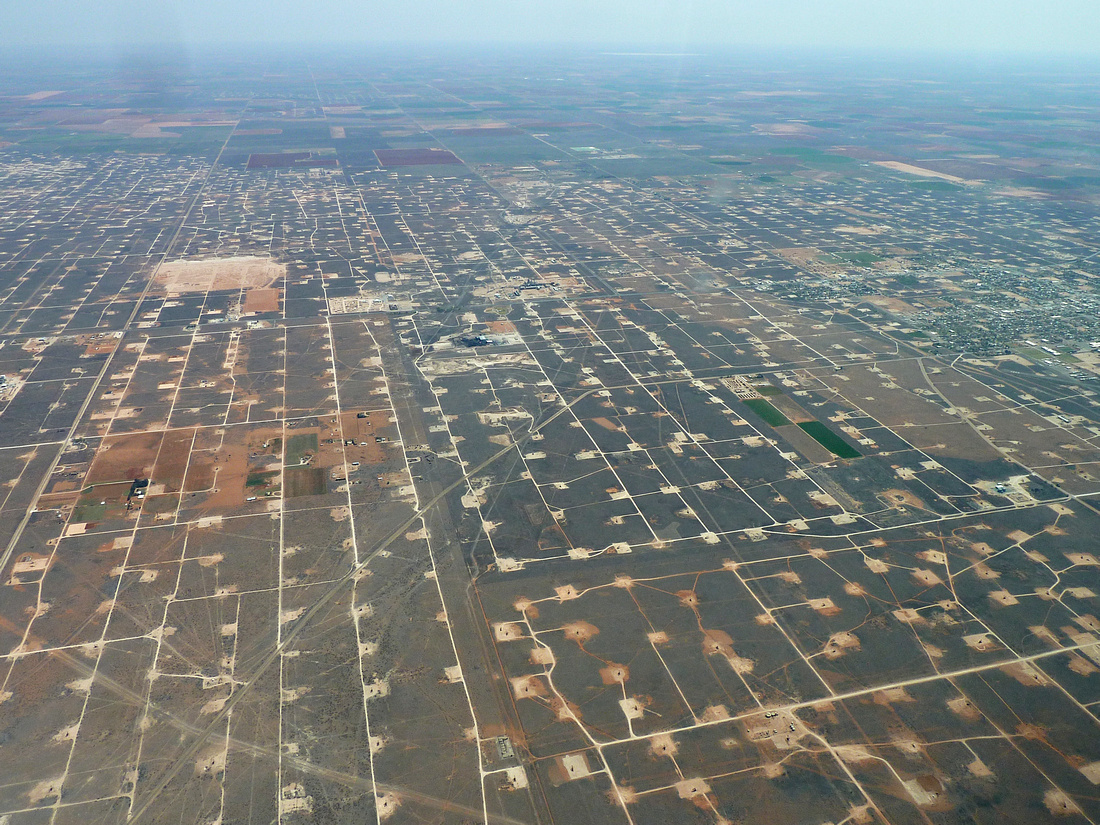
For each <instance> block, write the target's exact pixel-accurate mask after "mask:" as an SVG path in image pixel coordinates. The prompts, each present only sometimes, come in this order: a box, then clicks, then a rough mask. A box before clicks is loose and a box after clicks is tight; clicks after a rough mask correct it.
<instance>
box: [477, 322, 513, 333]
mask: <svg viewBox="0 0 1100 825" xmlns="http://www.w3.org/2000/svg"><path fill="white" fill-rule="evenodd" d="M485 326H487V327H488V328H489V331H490V332H496V333H498V334H501V335H503V334H505V333H509V332H515V331H516V325H515V324H513V323H512V322H511V321H489V322H488V323H487V324H486V325H485Z"/></svg>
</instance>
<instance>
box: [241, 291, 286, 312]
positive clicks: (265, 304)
mask: <svg viewBox="0 0 1100 825" xmlns="http://www.w3.org/2000/svg"><path fill="white" fill-rule="evenodd" d="M281 297H282V290H281V289H277V288H271V289H250V290H248V291H247V292H246V293H245V294H244V306H243V307H241V309H242V311H244V312H278V311H279V299H280V298H281Z"/></svg>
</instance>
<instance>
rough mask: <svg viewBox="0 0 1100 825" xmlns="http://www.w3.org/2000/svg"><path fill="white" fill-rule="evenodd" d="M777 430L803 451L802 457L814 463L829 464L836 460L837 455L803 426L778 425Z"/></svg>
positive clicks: (797, 448)
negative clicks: (819, 442) (818, 441)
mask: <svg viewBox="0 0 1100 825" xmlns="http://www.w3.org/2000/svg"><path fill="white" fill-rule="evenodd" d="M775 430H776V432H778V433H779V434H780V435H781V436H783V438H784V440H786V441H787V442H788V443H789V444H790V445H791V446H792V447H794V448H795V450H797V451H798V452H799V453H801V454H802V457H803V458H805V459H806V460H807V461H811V462H813V463H814V464H828V463H829V462H831V461H835V460H836V456H835V455H833V454H832V453H831V452H829V451H828V450H826V449H825V448H824V447H822V446H821V445H820V444H818V443H817V441H815V440H814V439H813V437H811V436H810V435H808V434H807V433H806V432H805V431H804V430H803V429H802V428H801V427H796V426H793V425H789V424H788V425H784V426H782V427H776V428H775Z"/></svg>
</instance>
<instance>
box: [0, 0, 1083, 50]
mask: <svg viewBox="0 0 1100 825" xmlns="http://www.w3.org/2000/svg"><path fill="white" fill-rule="evenodd" d="M43 18H44V14H43V6H42V4H40V3H32V2H30V0H9V2H7V3H5V4H3V6H2V7H0V45H2V46H5V47H8V48H22V49H26V48H30V49H38V48H43V49H45V48H49V47H75V48H81V49H91V50H94V51H106V52H111V51H119V50H125V49H133V48H135V47H141V46H174V47H177V48H182V49H204V48H208V47H218V46H234V45H240V46H262V45H280V46H282V45H288V44H291V45H296V46H301V47H307V48H308V47H317V46H323V45H342V46H354V45H372V46H379V45H386V44H423V45H425V46H431V45H437V46H454V45H463V44H468V45H475V44H484V45H494V44H495V45H501V46H507V45H515V46H520V45H524V44H528V45H545V46H561V45H572V46H576V47H582V48H609V49H614V48H619V47H629V46H632V47H637V48H638V49H639V50H643V51H669V52H691V51H696V50H703V51H713V50H721V49H725V48H749V49H764V50H781V49H796V50H811V51H852V50H855V51H877V52H880V53H881V52H892V51H896V52H899V53H951V54H957V55H960V56H971V55H983V54H1002V55H1011V54H1033V55H1040V54H1041V55H1047V56H1051V57H1057V56H1067V57H1074V58H1079V57H1082V56H1092V57H1096V56H1100V9H1098V7H1097V6H1096V4H1095V3H1093V2H1089V1H1088V0H1067V2H1063V3H1061V4H1058V5H1046V4H1040V3H1035V2H1030V1H1029V0H1007V2H994V0H971V2H948V0H928V1H927V2H923V3H921V4H919V5H917V4H914V3H912V2H904V1H903V0H884V2H871V0H837V2H833V3H830V4H828V5H825V4H820V3H812V2H808V0H774V1H773V2H769V3H766V4H765V3H755V4H747V3H721V2H718V1H717V0H687V2H673V0H651V2H647V3H644V4H641V5H638V4H633V3H630V2H627V0H602V1H601V2H587V1H585V2H582V0H559V2H558V3H556V4H555V5H554V6H552V7H548V6H547V5H546V4H537V3H534V2H531V1H530V0H512V1H511V2H509V1H508V0H478V2H474V3H467V4H463V5H461V6H459V5H457V4H453V3H448V2H445V1H444V0H419V2H413V3H404V4H400V5H399V4H385V5H378V4H373V5H361V4H356V3H350V2H347V0H317V2H314V3H312V4H311V5H309V6H308V7H304V6H302V5H301V4H299V3H290V2H288V0H264V2H260V0H239V2H235V3H229V4H227V3H224V2H214V0H190V2H180V0H171V2H166V3H162V4H157V5H155V6H154V5H153V4H147V3H142V2H137V1H136V0H108V1H107V2H103V3H92V2H88V0H60V2H58V3H55V4H53V5H52V6H51V7H50V14H49V19H48V21H45V22H47V23H48V25H43V23H44V19H43Z"/></svg>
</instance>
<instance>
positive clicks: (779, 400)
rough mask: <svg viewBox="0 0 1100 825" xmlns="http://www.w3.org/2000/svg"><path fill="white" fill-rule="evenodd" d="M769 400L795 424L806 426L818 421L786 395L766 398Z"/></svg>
mask: <svg viewBox="0 0 1100 825" xmlns="http://www.w3.org/2000/svg"><path fill="white" fill-rule="evenodd" d="M766 397H767V400H768V401H770V402H771V404H772V406H773V407H775V408H776V409H777V410H779V411H780V412H781V413H783V415H785V416H787V418H789V419H790V420H791V422H792V423H794V424H804V423H806V422H809V421H815V420H816V419H815V418H814V417H813V416H812V415H810V414H809V413H808V412H806V411H805V410H804V409H802V407H800V406H798V404H797V402H795V401H794V399H792V398H790V397H789V396H786V395H769V396H766Z"/></svg>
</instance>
